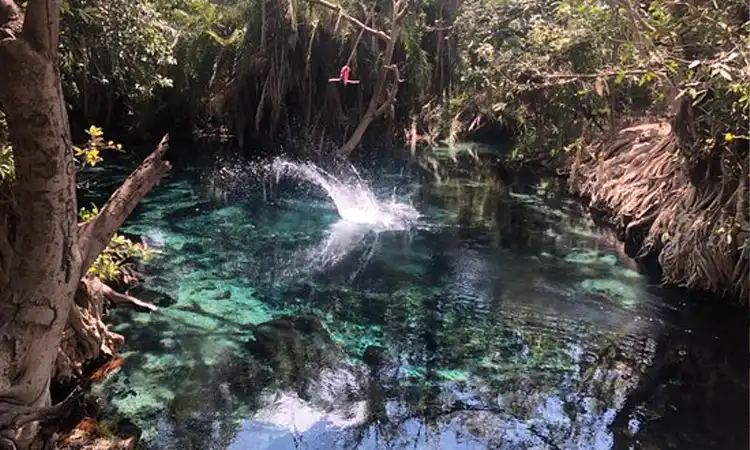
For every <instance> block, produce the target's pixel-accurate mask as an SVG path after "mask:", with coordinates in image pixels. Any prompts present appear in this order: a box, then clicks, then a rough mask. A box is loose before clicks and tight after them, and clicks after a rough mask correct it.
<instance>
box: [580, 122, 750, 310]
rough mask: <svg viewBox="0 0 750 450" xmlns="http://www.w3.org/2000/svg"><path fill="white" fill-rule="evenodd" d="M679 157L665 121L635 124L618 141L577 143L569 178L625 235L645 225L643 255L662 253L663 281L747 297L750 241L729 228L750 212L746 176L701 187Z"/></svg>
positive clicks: (660, 257) (660, 259) (659, 254)
mask: <svg viewBox="0 0 750 450" xmlns="http://www.w3.org/2000/svg"><path fill="white" fill-rule="evenodd" d="M680 161H681V159H680V154H679V148H678V145H677V141H676V138H675V136H674V134H673V133H672V130H671V127H670V126H669V124H668V123H667V122H659V123H653V124H646V125H642V126H640V127H632V128H629V129H626V130H622V131H621V132H620V136H618V137H617V138H616V140H614V141H610V142H597V143H594V144H591V145H589V146H588V148H584V149H581V148H579V149H578V151H576V152H575V154H574V155H573V158H572V160H571V162H570V165H571V167H572V169H571V171H570V174H569V177H568V178H569V185H570V187H571V190H572V191H573V192H574V193H576V194H578V195H581V196H583V197H587V198H588V199H589V203H590V205H591V206H592V207H594V208H597V209H600V210H602V211H607V212H609V213H610V214H611V216H612V217H611V219H612V221H613V223H615V224H617V225H619V226H621V227H622V228H624V230H625V232H626V236H628V235H631V233H632V232H633V231H634V230H636V229H643V230H645V231H646V237H645V238H644V240H643V242H642V243H641V248H640V251H639V256H641V257H643V256H646V255H648V254H650V253H652V252H653V253H654V254H656V255H658V260H659V263H660V264H661V266H662V269H663V278H664V282H665V283H668V284H674V285H682V286H685V287H687V288H691V289H698V290H705V291H709V292H714V293H717V294H727V295H731V296H738V297H739V298H747V297H748V295H750V276H749V275H748V274H749V271H750V262H749V259H750V258H748V257H750V249H749V248H748V247H749V246H750V245H746V246H745V247H744V250H743V247H742V243H741V242H740V243H738V242H736V240H737V237H736V236H737V235H738V233H737V232H735V233H733V234H732V233H729V232H727V230H733V229H735V228H736V227H738V226H739V225H738V223H737V219H736V218H737V217H744V216H746V215H747V211H744V212H743V211H739V210H738V208H741V209H746V206H744V205H745V202H743V201H741V200H739V199H740V198H741V197H742V196H743V195H745V189H746V186H745V184H747V183H746V182H745V181H744V180H743V181H742V182H737V181H735V182H729V181H720V182H717V183H714V184H709V185H707V186H700V187H697V186H695V185H693V184H692V183H691V182H690V181H689V179H688V178H687V177H686V175H685V171H684V167H683V165H682V164H681V162H680ZM732 236H734V238H733V237H732ZM740 239H745V240H746V239H748V238H747V236H744V237H741V238H740ZM738 249H739V250H738Z"/></svg>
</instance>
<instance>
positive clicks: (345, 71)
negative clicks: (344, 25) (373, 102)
mask: <svg viewBox="0 0 750 450" xmlns="http://www.w3.org/2000/svg"><path fill="white" fill-rule="evenodd" d="M371 17H372V10H371V11H370V17H368V18H367V20H365V26H366V25H367V22H369V20H370V18H371ZM363 34H365V29H364V28H362V29H360V30H359V35H357V40H356V41H354V47H352V52H351V53H350V54H349V58H348V59H347V60H346V64H344V67H342V68H341V71H340V72H339V76H338V78H329V79H328V82H329V83H339V82H341V83H342V84H343V85H344V86H346V85H347V84H359V80H351V79H349V74H350V73H351V71H352V69H351V67H350V64H351V63H352V62H354V55H356V54H357V47H359V41H360V39H362V35H363Z"/></svg>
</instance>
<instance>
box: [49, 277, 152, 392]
mask: <svg viewBox="0 0 750 450" xmlns="http://www.w3.org/2000/svg"><path fill="white" fill-rule="evenodd" d="M107 300H109V301H110V302H111V303H113V304H116V305H128V306H133V307H135V308H138V309H140V310H145V311H156V310H157V308H156V306H154V305H152V304H150V303H147V302H144V301H141V300H138V299H137V298H135V297H131V296H129V295H125V294H120V293H118V292H116V291H115V290H114V289H112V288H111V287H109V286H107V285H106V284H104V283H103V282H102V281H101V280H99V279H98V278H95V277H85V278H83V279H82V280H81V282H80V284H79V286H78V290H77V291H76V295H75V302H74V304H73V306H72V307H71V311H70V316H69V317H70V318H69V319H68V327H67V328H66V330H65V332H64V333H63V339H62V342H61V344H60V351H59V352H58V356H57V361H56V364H55V378H57V379H62V380H69V379H71V378H75V377H79V376H81V375H82V368H83V365H84V364H85V363H86V362H87V361H91V360H94V359H96V358H99V357H100V356H101V355H107V356H113V355H114V354H115V351H116V349H117V347H119V346H120V345H121V344H122V343H124V342H125V338H124V337H123V336H122V335H120V334H117V333H115V332H113V331H112V330H110V328H109V326H108V325H106V324H105V323H104V322H103V320H102V318H103V316H104V314H105V305H106V301H107Z"/></svg>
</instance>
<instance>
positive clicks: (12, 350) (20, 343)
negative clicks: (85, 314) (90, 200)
mask: <svg viewBox="0 0 750 450" xmlns="http://www.w3.org/2000/svg"><path fill="white" fill-rule="evenodd" d="M60 3H61V1H60V0H29V1H28V2H27V7H26V11H25V13H22V12H21V10H20V8H19V7H18V6H17V5H16V4H15V3H14V1H13V0H0V106H1V107H2V109H3V111H4V112H5V115H6V117H7V122H8V129H9V135H10V136H9V137H10V143H11V145H12V146H13V156H14V160H15V172H16V177H15V180H13V182H12V185H11V189H10V198H8V199H2V198H0V449H3V448H12V449H18V450H26V449H29V448H36V445H37V443H38V440H37V437H38V431H39V423H40V421H43V420H46V419H49V417H50V416H52V415H54V414H55V413H56V412H57V411H58V410H59V409H60V408H61V406H62V405H60V404H58V405H55V406H53V405H52V404H51V398H50V382H51V377H52V373H53V371H54V365H55V362H56V359H57V357H58V352H59V348H60V343H61V338H62V335H63V331H64V330H65V329H66V327H67V326H69V325H70V323H69V317H70V316H71V311H75V308H76V307H75V305H74V301H73V299H74V294H75V292H76V288H77V287H78V284H79V281H80V280H81V277H82V275H83V274H84V273H85V272H86V271H87V269H88V267H89V266H90V265H91V263H92V262H93V261H94V260H95V258H96V256H97V255H98V254H99V252H101V251H102V250H103V249H104V248H105V246H106V245H107V243H108V242H109V240H110V239H111V238H112V236H113V235H114V233H115V232H116V230H117V228H119V226H120V225H121V224H122V222H123V221H124V220H125V218H126V217H127V215H128V214H129V213H130V212H131V211H132V210H133V208H134V207H135V205H136V204H137V202H138V201H139V200H140V199H141V198H142V197H143V196H144V195H146V193H147V192H148V191H149V190H150V189H151V187H153V185H154V184H155V183H156V182H157V181H158V180H159V179H160V178H161V177H162V176H163V175H164V174H165V173H166V171H167V170H168V169H169V164H168V163H167V162H166V161H164V160H163V159H162V157H163V155H164V152H165V151H166V148H167V145H166V142H167V140H166V137H165V139H164V140H162V143H161V144H160V145H159V148H158V149H157V150H156V152H154V153H153V154H152V155H151V156H150V157H149V158H148V159H147V160H146V161H145V162H144V163H143V164H142V165H141V166H140V167H139V168H138V169H137V170H136V171H135V172H133V174H131V176H130V177H129V178H128V179H127V180H126V181H125V183H124V184H123V186H121V187H120V188H119V189H118V190H117V191H116V192H115V193H114V194H113V195H112V197H111V198H110V200H109V201H108V202H107V204H106V205H105V206H104V208H103V209H102V211H101V212H100V214H99V215H98V216H97V217H96V218H94V219H92V220H91V221H89V222H87V223H86V224H83V225H81V226H78V224H77V204H76V180H75V165H74V161H73V155H72V150H71V148H72V146H71V137H70V125H69V123H68V116H67V113H66V110H65V103H64V100H63V94H62V88H61V84H60V74H59V69H58V52H57V49H58V32H59V13H60Z"/></svg>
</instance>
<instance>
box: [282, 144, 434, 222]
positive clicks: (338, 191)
mask: <svg viewBox="0 0 750 450" xmlns="http://www.w3.org/2000/svg"><path fill="white" fill-rule="evenodd" d="M349 168H350V169H351V170H352V172H353V176H352V177H350V179H348V180H346V181H343V180H341V179H339V178H337V177H335V176H334V175H332V174H330V173H328V172H326V171H325V170H323V169H322V168H320V167H318V166H316V165H315V164H312V163H296V162H292V161H289V160H285V159H282V158H276V159H275V160H274V161H273V163H272V164H271V170H272V172H273V173H274V174H275V176H276V181H277V182H278V181H279V180H280V179H281V177H283V176H287V177H292V178H297V179H300V180H304V181H308V182H310V183H313V184H315V185H317V186H320V187H321V188H323V189H324V190H325V191H326V193H327V194H328V196H329V197H330V198H331V200H333V203H334V204H335V205H336V209H337V210H338V213H339V216H341V218H342V219H343V220H344V221H346V222H350V223H354V224H361V225H369V226H371V227H372V228H373V229H378V228H380V229H388V230H399V229H406V228H409V227H410V226H411V225H413V224H414V223H415V222H416V221H417V220H418V219H419V217H420V214H419V212H418V211H417V210H416V209H415V208H414V207H413V206H412V205H410V204H408V203H403V202H399V201H396V200H395V199H390V200H382V201H381V200H378V199H377V197H376V196H375V194H374V193H373V192H372V190H371V189H370V188H369V187H368V186H367V184H366V183H365V182H364V180H362V178H361V177H360V176H359V174H358V173H357V172H356V170H355V169H354V168H353V167H351V166H350V167H349Z"/></svg>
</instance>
